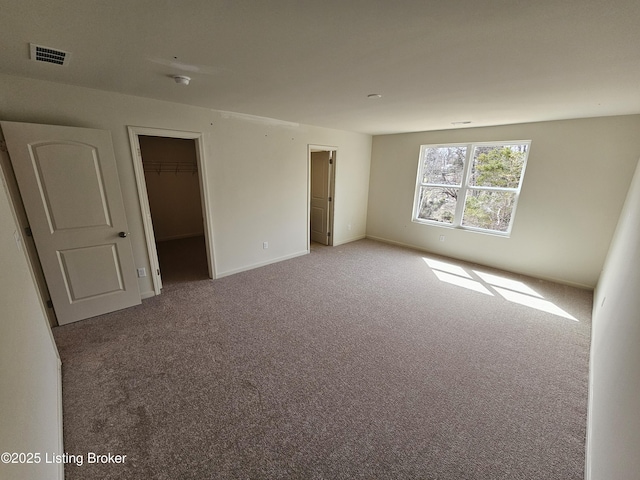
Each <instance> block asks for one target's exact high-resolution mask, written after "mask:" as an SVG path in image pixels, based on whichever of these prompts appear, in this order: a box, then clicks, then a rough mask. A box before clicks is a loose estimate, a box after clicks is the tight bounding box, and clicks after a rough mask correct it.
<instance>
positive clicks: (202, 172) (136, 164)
mask: <svg viewBox="0 0 640 480" xmlns="http://www.w3.org/2000/svg"><path fill="white" fill-rule="evenodd" d="M127 130H128V131H129V144H130V146H131V156H132V158H133V169H134V173H135V177H136V185H137V187H138V200H139V202H140V211H141V213H142V224H143V228H144V234H145V240H146V244H147V253H148V259H149V265H150V267H151V279H152V282H153V289H154V293H155V294H156V295H159V294H160V289H161V288H162V279H161V277H160V275H157V274H156V272H157V271H159V269H160V265H159V263H158V253H157V251H156V244H155V242H156V240H155V235H154V232H153V223H152V221H151V210H150V208H149V197H148V194H147V186H146V183H145V177H144V169H143V165H142V155H141V152H140V142H139V140H138V136H139V135H149V136H154V137H168V138H185V139H192V140H195V142H196V161H197V164H198V177H199V180H200V201H201V204H202V219H203V222H204V238H205V244H206V251H207V267H208V270H209V277H210V278H216V270H215V249H214V246H213V221H212V218H211V212H210V208H209V187H208V185H207V173H206V163H207V162H206V157H205V153H204V141H203V134H202V132H188V131H182V130H167V129H163V128H151V127H136V126H131V125H130V126H127ZM143 298H144V297H143Z"/></svg>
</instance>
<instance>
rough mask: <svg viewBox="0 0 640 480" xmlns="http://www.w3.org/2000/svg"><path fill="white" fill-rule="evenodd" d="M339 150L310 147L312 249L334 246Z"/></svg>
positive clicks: (310, 236)
mask: <svg viewBox="0 0 640 480" xmlns="http://www.w3.org/2000/svg"><path fill="white" fill-rule="evenodd" d="M336 157H337V149H336V148H335V147H326V146H318V145H309V248H310V247H311V243H316V244H320V245H328V246H332V245H333V214H334V204H335V170H336Z"/></svg>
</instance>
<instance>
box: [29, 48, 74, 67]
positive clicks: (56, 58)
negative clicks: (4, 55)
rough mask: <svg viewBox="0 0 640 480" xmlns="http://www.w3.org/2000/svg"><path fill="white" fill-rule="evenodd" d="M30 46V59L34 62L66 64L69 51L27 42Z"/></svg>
mask: <svg viewBox="0 0 640 480" xmlns="http://www.w3.org/2000/svg"><path fill="white" fill-rule="evenodd" d="M29 45H30V47H31V60H34V61H36V62H44V63H53V64H55V65H66V64H67V63H68V62H69V52H64V51H62V50H56V49H55V48H49V47H43V46H42V45H35V44H33V43H30V44H29Z"/></svg>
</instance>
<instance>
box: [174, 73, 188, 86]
mask: <svg viewBox="0 0 640 480" xmlns="http://www.w3.org/2000/svg"><path fill="white" fill-rule="evenodd" d="M173 79H174V80H175V82H176V83H177V84H178V85H189V82H190V81H191V77H187V76H186V75H174V76H173Z"/></svg>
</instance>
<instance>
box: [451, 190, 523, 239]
mask: <svg viewBox="0 0 640 480" xmlns="http://www.w3.org/2000/svg"><path fill="white" fill-rule="evenodd" d="M515 199H516V194H515V193H513V192H494V191H486V190H475V189H470V190H469V191H468V192H467V198H466V200H465V203H464V213H463V215H462V225H464V226H467V227H478V228H485V229H487V230H495V231H498V232H506V231H507V230H508V229H509V222H511V213H512V212H513V206H514V203H515Z"/></svg>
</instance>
